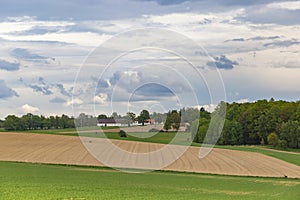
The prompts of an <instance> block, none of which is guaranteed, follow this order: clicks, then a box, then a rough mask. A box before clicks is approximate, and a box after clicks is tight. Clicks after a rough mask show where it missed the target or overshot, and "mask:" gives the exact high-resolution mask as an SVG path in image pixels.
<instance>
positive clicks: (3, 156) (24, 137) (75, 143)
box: [0, 132, 300, 178]
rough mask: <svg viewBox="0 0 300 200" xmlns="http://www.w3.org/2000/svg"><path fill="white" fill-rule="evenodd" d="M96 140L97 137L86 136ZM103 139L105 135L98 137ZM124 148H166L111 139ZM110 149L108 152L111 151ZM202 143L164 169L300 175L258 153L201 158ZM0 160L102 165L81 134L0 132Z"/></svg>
mask: <svg viewBox="0 0 300 200" xmlns="http://www.w3.org/2000/svg"><path fill="white" fill-rule="evenodd" d="M86 140H87V141H89V142H90V143H91V144H93V142H94V141H93V140H94V138H87V139H86ZM95 140H98V141H101V140H103V139H99V138H97V139H96V138H95ZM112 142H113V144H115V145H116V146H118V147H119V148H121V149H124V150H126V151H129V152H134V153H147V152H152V151H155V150H157V149H161V148H163V147H164V146H165V145H163V144H154V143H143V142H133V141H119V140H112ZM108 153H109V152H108ZM198 154H199V147H189V148H188V150H187V151H186V152H185V153H184V154H183V155H182V156H181V157H180V158H179V159H178V160H176V161H175V162H174V163H172V164H171V165H169V166H167V167H165V168H164V169H165V170H174V171H189V172H201V173H212V174H230V175H241V176H265V177H283V176H288V177H291V178H300V167H299V166H296V165H293V164H290V163H287V162H284V161H281V160H278V159H276V158H272V157H269V156H265V155H262V154H259V153H253V152H242V151H235V150H226V149H213V150H212V151H211V152H210V154H209V155H208V156H206V157H204V158H202V159H200V158H199V157H198ZM0 160H2V161H21V162H37V163H55V164H57V163H59V164H77V165H95V166H103V164H102V163H100V162H99V161H98V160H97V159H95V158H94V157H93V156H92V155H91V154H90V153H89V151H88V150H87V149H86V148H85V146H84V145H83V144H82V141H81V140H80V138H79V137H72V136H62V135H46V134H30V133H12V132H9V133H5V132H3V133H0Z"/></svg>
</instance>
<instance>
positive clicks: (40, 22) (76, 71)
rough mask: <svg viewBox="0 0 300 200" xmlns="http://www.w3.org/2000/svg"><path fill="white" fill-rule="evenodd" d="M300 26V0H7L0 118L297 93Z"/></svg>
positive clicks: (2, 12)
mask: <svg viewBox="0 0 300 200" xmlns="http://www.w3.org/2000/svg"><path fill="white" fill-rule="evenodd" d="M299 33H300V1H279V0H278V1H276V0H274V1H272V0H255V1H254V0H245V1H240V0H216V1H209V0H190V1H184V0H122V1H121V0H72V1H71V0H66V1H58V0H53V1H41V0H29V1H22V0H9V1H8V0H2V1H1V2H0V43H1V46H0V75H1V76H0V105H1V113H0V118H1V119H3V118H5V116H7V115H8V114H16V115H22V114H25V113H27V112H32V113H35V114H43V115H47V116H48V115H56V114H58V115H60V114H62V113H66V114H68V115H73V114H74V115H77V114H78V113H80V112H88V113H93V112H94V113H95V114H99V113H107V114H110V113H111V112H112V111H117V112H118V113H121V114H123V113H125V112H126V111H128V110H133V111H135V112H138V111H139V110H141V109H143V108H146V109H149V110H151V111H166V110H168V109H171V108H179V107H187V106H197V105H204V106H206V108H207V109H210V108H212V107H213V105H215V104H216V103H217V102H218V101H219V100H226V101H228V102H233V101H236V102H245V101H255V100H258V99H270V98H271V97H274V98H275V99H283V100H289V101H297V100H299V99H300V87H299V86H300V34H299ZM116 58H117V59H116ZM72 108H74V109H72Z"/></svg>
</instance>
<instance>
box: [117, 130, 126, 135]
mask: <svg viewBox="0 0 300 200" xmlns="http://www.w3.org/2000/svg"><path fill="white" fill-rule="evenodd" d="M119 136H120V137H127V135H126V132H125V131H124V130H120V132H119Z"/></svg>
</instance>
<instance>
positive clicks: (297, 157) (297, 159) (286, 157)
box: [216, 146, 300, 166]
mask: <svg viewBox="0 0 300 200" xmlns="http://www.w3.org/2000/svg"><path fill="white" fill-rule="evenodd" d="M216 148H222V149H231V150H239V151H250V152H256V153H262V154H264V155H267V156H271V157H274V158H277V159H280V160H283V161H286V162H289V163H292V164H295V165H298V166H300V154H291V153H289V152H276V151H272V150H270V149H267V148H265V149H264V148H260V147H255V146H253V147H251V146H216Z"/></svg>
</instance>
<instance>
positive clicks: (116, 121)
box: [97, 118, 128, 126]
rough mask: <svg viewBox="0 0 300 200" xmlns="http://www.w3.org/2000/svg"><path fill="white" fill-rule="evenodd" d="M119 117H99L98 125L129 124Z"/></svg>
mask: <svg viewBox="0 0 300 200" xmlns="http://www.w3.org/2000/svg"><path fill="white" fill-rule="evenodd" d="M127 125H128V124H125V123H123V122H122V120H119V119H113V118H107V119H99V120H98V124H97V126H127Z"/></svg>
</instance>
